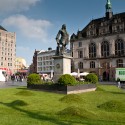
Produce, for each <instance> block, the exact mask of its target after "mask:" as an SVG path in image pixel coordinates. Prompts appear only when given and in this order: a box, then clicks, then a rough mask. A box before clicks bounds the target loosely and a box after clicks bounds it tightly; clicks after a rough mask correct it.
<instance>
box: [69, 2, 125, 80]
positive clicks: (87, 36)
mask: <svg viewBox="0 0 125 125" xmlns="http://www.w3.org/2000/svg"><path fill="white" fill-rule="evenodd" d="M105 7H106V13H105V17H102V18H98V19H94V20H92V21H90V23H89V24H88V25H87V26H86V27H85V28H83V30H81V31H78V32H77V34H74V33H73V34H72V36H71V38H70V47H71V54H72V56H73V61H72V70H74V71H77V70H78V69H80V72H84V71H87V72H94V73H96V74H97V75H98V76H99V77H102V78H103V80H105V81H107V80H114V79H115V68H117V67H125V12H124V13H119V14H113V12H112V6H111V2H110V0H107V3H106V6H105Z"/></svg>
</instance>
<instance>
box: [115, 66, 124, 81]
mask: <svg viewBox="0 0 125 125" xmlns="http://www.w3.org/2000/svg"><path fill="white" fill-rule="evenodd" d="M117 78H119V79H120V81H125V68H116V75H115V80H116V81H117Z"/></svg>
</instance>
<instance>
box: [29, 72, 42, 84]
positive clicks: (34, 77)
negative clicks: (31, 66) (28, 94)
mask: <svg viewBox="0 0 125 125" xmlns="http://www.w3.org/2000/svg"><path fill="white" fill-rule="evenodd" d="M27 83H28V84H41V83H42V80H41V78H40V76H39V74H35V73H33V74H30V75H29V76H28V77H27Z"/></svg>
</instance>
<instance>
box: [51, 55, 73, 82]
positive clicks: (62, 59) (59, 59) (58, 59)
mask: <svg viewBox="0 0 125 125" xmlns="http://www.w3.org/2000/svg"><path fill="white" fill-rule="evenodd" d="M53 58H54V76H53V81H54V82H55V83H57V82H58V79H59V77H60V76H61V75H63V74H70V73H71V58H72V57H71V56H69V55H60V56H53Z"/></svg>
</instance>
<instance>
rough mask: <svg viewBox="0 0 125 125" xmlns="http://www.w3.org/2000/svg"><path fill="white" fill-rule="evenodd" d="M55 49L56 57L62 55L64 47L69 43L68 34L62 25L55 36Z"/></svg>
mask: <svg viewBox="0 0 125 125" xmlns="http://www.w3.org/2000/svg"><path fill="white" fill-rule="evenodd" d="M56 42H57V49H56V55H63V54H64V52H65V49H66V45H67V44H68V43H69V34H68V33H67V31H66V25H65V24H63V25H62V28H61V29H60V30H59V32H58V34H57V36H56Z"/></svg>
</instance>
